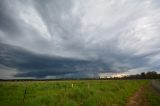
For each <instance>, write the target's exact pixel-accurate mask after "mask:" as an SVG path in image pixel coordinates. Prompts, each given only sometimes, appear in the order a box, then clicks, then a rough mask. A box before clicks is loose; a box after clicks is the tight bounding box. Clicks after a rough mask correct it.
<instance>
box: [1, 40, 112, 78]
mask: <svg viewBox="0 0 160 106" xmlns="http://www.w3.org/2000/svg"><path fill="white" fill-rule="evenodd" d="M0 50H1V51H0V63H1V65H3V66H6V67H10V68H16V69H18V70H20V72H17V73H16V74H15V77H37V78H44V77H46V76H48V75H50V76H51V75H53V76H59V75H65V74H76V73H79V75H81V74H82V73H87V72H86V71H88V73H91V74H92V73H96V72H97V71H101V72H104V71H106V70H108V68H109V67H107V65H106V64H104V63H102V62H100V61H87V60H78V59H71V58H62V57H58V56H46V55H38V54H35V53H32V52H29V51H26V50H24V49H22V48H19V47H16V46H10V45H7V44H3V43H0ZM98 68H101V69H98ZM79 77H81V76H79ZM82 77H83V76H82Z"/></svg>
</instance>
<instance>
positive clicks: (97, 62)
mask: <svg viewBox="0 0 160 106" xmlns="http://www.w3.org/2000/svg"><path fill="white" fill-rule="evenodd" d="M159 4H160V2H158V1H157V0H141V1H139V0H119V1H116V0H106V1H104V0H100V1H96V0H87V1H74V0H67V1H66V0H45V1H44V0H38V1H35V0H27V1H26V0H14V1H13V0H1V1H0V41H1V43H0V48H1V50H0V77H1V78H2V76H7V77H6V78H9V76H10V77H11V78H13V77H15V78H18V77H37V78H51V77H52V76H54V78H55V77H56V78H63V77H71V76H72V77H78V76H80V77H87V76H88V77H97V76H98V75H99V73H107V72H113V73H115V72H118V73H119V72H124V73H129V74H130V73H134V72H140V71H145V70H150V69H151V70H152V69H153V70H157V71H158V70H159V59H160V51H159V48H160V46H159V42H160V39H159V38H160V36H159V33H160V32H159V28H160V24H159V23H160V19H159V17H160V15H159V14H158V13H159V12H160V8H159ZM22 48H23V49H22ZM139 70H140V71H139ZM133 71H134V72H133ZM7 73H8V74H7ZM3 78H5V77H3Z"/></svg>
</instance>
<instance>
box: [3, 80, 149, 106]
mask: <svg viewBox="0 0 160 106" xmlns="http://www.w3.org/2000/svg"><path fill="white" fill-rule="evenodd" d="M147 83H148V81H146V80H86V81H42V82H40V81H37V82H0V106H25V105H26V106H111V105H118V106H124V105H125V103H126V102H127V100H128V97H130V96H131V95H133V93H134V92H135V91H136V90H138V89H139V87H140V86H142V85H144V84H147ZM26 87H27V88H26ZM24 94H25V95H24Z"/></svg>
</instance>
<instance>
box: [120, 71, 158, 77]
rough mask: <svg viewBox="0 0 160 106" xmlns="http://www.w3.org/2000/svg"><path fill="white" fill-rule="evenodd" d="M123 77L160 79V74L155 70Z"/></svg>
mask: <svg viewBox="0 0 160 106" xmlns="http://www.w3.org/2000/svg"><path fill="white" fill-rule="evenodd" d="M122 78H123V79H160V74H158V73H157V72H155V71H149V72H142V73H140V74H136V75H129V76H124V77H122Z"/></svg>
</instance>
